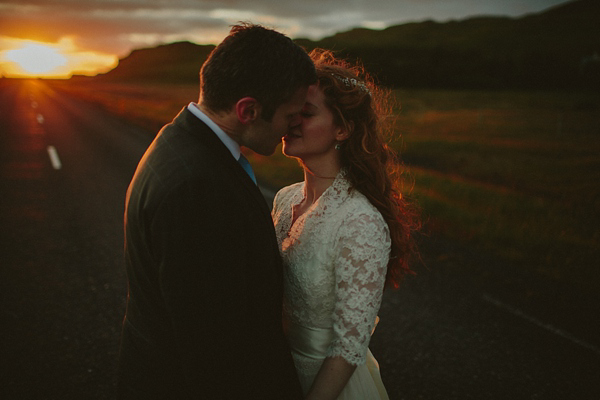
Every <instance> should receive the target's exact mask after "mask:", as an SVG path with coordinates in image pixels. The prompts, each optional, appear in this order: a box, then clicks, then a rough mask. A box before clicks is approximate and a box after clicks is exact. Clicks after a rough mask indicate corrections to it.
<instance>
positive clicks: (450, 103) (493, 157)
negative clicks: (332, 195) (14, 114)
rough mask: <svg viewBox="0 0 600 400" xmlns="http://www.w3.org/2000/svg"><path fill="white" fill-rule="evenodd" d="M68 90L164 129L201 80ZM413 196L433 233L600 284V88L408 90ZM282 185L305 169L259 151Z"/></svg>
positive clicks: (568, 280) (406, 143)
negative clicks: (570, 90) (560, 90)
mask: <svg viewBox="0 0 600 400" xmlns="http://www.w3.org/2000/svg"><path fill="white" fill-rule="evenodd" d="M54 85H55V86H56V87H57V88H59V89H61V90H68V91H70V92H72V93H73V94H75V95H77V96H80V97H83V98H85V99H87V100H91V101H94V102H97V103H100V104H102V105H103V106H104V107H105V108H107V109H108V110H110V111H111V112H114V113H116V114H119V115H122V116H123V117H125V118H128V119H131V120H133V121H135V122H136V123H138V124H140V125H143V126H145V127H147V128H149V129H150V130H151V132H156V130H157V129H159V128H160V127H161V126H162V125H163V124H165V123H167V122H169V121H170V120H171V119H172V118H173V116H174V115H175V114H176V113H177V112H178V111H179V110H180V109H181V108H182V107H183V106H185V105H187V104H188V102H190V101H195V100H196V99H197V96H198V89H197V87H196V86H195V85H187V86H161V85H147V86H142V85H124V84H102V85H100V84H96V83H85V84H84V83H82V84H77V85H73V84H72V82H68V81H67V82H56V83H54ZM395 95H396V96H397V98H398V101H399V105H400V107H399V108H398V109H397V110H396V111H397V113H398V117H399V118H398V122H397V132H398V137H397V138H396V140H395V141H394V143H393V145H394V147H395V148H397V149H398V150H399V151H400V153H401V155H402V159H403V160H404V163H405V165H406V173H405V176H406V177H407V184H406V186H405V187H406V188H407V190H406V192H407V193H406V194H407V195H409V196H412V197H413V198H415V199H416V201H417V202H418V203H419V205H420V207H421V208H422V210H423V219H424V221H425V228H424V230H425V233H426V235H431V236H437V237H444V238H448V239H450V240H453V241H456V242H459V243H461V244H462V245H464V246H472V247H475V248H478V249H481V250H482V251H485V252H487V253H489V254H491V255H493V256H494V257H498V258H499V259H502V260H506V262H509V263H512V264H514V265H518V266H519V268H524V269H526V270H527V272H528V273H530V274H533V276H540V277H542V276H543V277H544V278H545V279H550V280H552V281H556V282H559V283H560V284H562V285H566V286H570V287H572V288H573V289H575V290H582V291H584V292H586V293H593V292H598V285H599V283H600V279H599V277H600V270H599V269H598V267H597V264H598V259H599V257H600V251H599V248H600V227H599V225H600V184H599V183H600V95H596V94H591V93H554V92H501V91H500V92H479V91H433V90H411V91H404V90H398V91H396V92H395ZM250 157H251V158H252V160H251V161H252V163H253V166H254V168H255V171H256V173H257V176H258V177H259V179H260V180H261V181H262V182H265V183H266V184H267V185H269V186H272V187H273V188H275V189H277V188H279V187H282V186H284V185H287V184H289V183H292V182H296V181H298V180H301V179H302V173H301V171H300V168H299V167H298V164H297V162H296V161H295V160H290V159H287V158H285V157H284V156H282V155H281V154H280V152H279V151H278V152H276V154H275V155H274V156H273V157H261V156H258V155H255V154H251V155H250Z"/></svg>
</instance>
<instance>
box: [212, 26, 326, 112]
mask: <svg viewBox="0 0 600 400" xmlns="http://www.w3.org/2000/svg"><path fill="white" fill-rule="evenodd" d="M316 82H317V75H316V72H315V67H314V65H313V62H312V60H311V59H310V57H309V56H308V54H307V53H306V51H305V50H304V49H302V48H301V47H300V46H298V45H297V44H296V43H294V42H293V41H292V40H291V39H290V38H288V37H287V36H285V35H283V34H282V33H279V32H277V31H274V30H272V29H268V28H265V27H262V26H260V25H254V24H248V23H243V24H240V25H235V26H233V27H232V29H231V31H230V33H229V35H228V36H227V37H226V38H225V39H224V40H223V41H222V42H221V44H219V45H218V46H217V47H216V48H215V49H214V50H213V51H212V53H211V54H210V55H209V56H208V59H207V60H206V61H205V62H204V64H203V65H202V69H201V70H200V93H201V100H202V104H203V105H204V106H206V107H208V108H209V109H210V110H213V111H225V110H229V109H231V107H232V106H233V105H234V104H235V103H236V102H237V101H238V100H239V99H241V98H243V97H247V96H248V97H253V98H254V99H256V100H257V101H258V102H259V103H260V104H261V106H262V113H261V116H262V118H263V119H265V120H266V121H270V120H271V119H272V118H273V114H274V113H275V110H276V109H277V107H279V106H280V105H281V104H283V103H285V102H286V101H288V100H289V99H290V98H291V97H292V96H293V94H294V93H296V91H297V90H298V89H299V88H301V87H306V86H309V85H311V84H313V83H316Z"/></svg>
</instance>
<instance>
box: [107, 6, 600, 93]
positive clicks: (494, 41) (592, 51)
mask: <svg viewBox="0 0 600 400" xmlns="http://www.w3.org/2000/svg"><path fill="white" fill-rule="evenodd" d="M599 26H600V2H598V1H597V0H578V1H571V2H567V3H565V4H563V5H559V6H556V7H553V8H551V9H549V10H547V11H545V12H542V13H539V14H530V15H526V16H524V17H521V18H507V17H489V16H481V17H474V18H469V19H465V20H460V21H449V22H444V23H441V22H435V21H424V22H415V23H407V24H402V25H397V26H392V27H389V28H387V29H384V30H369V29H364V28H358V29H353V30H350V31H347V32H341V33H338V34H336V35H334V36H332V37H328V38H324V39H322V40H319V41H311V40H307V39H298V40H296V41H297V42H298V43H299V44H301V45H302V46H304V47H305V48H306V49H307V50H310V49H312V48H315V47H323V48H328V49H332V50H334V51H336V52H337V53H338V54H339V55H341V56H343V57H348V58H351V59H359V60H362V62H363V64H364V65H365V67H366V68H367V69H368V70H369V71H370V72H372V73H373V74H374V75H375V76H377V77H378V78H379V80H380V81H381V83H383V84H386V85H389V86H398V87H438V88H536V89H540V88H552V89H560V88H573V87H582V86H583V87H595V88H600V60H599V57H598V54H599V53H600V29H599V28H598V27H599ZM213 48H214V47H213V46H198V45H194V44H191V43H174V44H170V45H164V46H159V47H157V48H154V49H143V50H136V51H134V52H132V53H131V55H130V56H128V57H126V58H124V59H123V60H121V62H120V64H119V66H118V67H117V68H116V69H115V70H113V71H111V72H109V73H108V74H106V76H105V77H106V78H110V79H120V80H123V79H127V80H163V81H169V82H184V81H190V82H197V81H198V71H199V69H200V66H201V64H202V62H203V61H204V59H205V58H206V56H207V55H208V54H209V52H210V51H211V50H212V49H213Z"/></svg>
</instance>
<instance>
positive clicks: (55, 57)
mask: <svg viewBox="0 0 600 400" xmlns="http://www.w3.org/2000/svg"><path fill="white" fill-rule="evenodd" d="M4 57H5V58H6V59H7V60H8V61H13V62H15V63H16V64H17V65H18V66H19V67H20V68H21V69H22V70H23V72H25V73H27V74H31V75H38V74H48V73H51V72H52V71H54V70H55V69H57V68H58V67H62V66H65V65H66V64H67V58H66V57H65V56H64V55H62V54H60V53H59V52H58V50H57V49H55V48H52V47H50V46H46V45H43V44H34V43H31V44H26V45H25V46H23V47H21V48H20V49H15V50H8V51H7V52H6V54H5V56H4Z"/></svg>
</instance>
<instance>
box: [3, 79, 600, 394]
mask: <svg viewBox="0 0 600 400" xmlns="http://www.w3.org/2000/svg"><path fill="white" fill-rule="evenodd" d="M151 134H152V133H151V132H144V131H143V130H141V129H139V128H137V127H135V126H131V125H128V124H127V123H126V122H125V121H122V120H120V119H118V118H115V117H113V116H110V115H108V114H106V113H105V112H104V111H102V110H100V109H97V108H96V107H94V106H92V105H90V104H86V103H82V102H81V101H78V100H76V99H73V98H69V97H68V96H65V95H64V94H62V93H59V92H56V91H54V90H52V89H51V88H50V87H48V86H47V85H46V84H45V83H43V82H40V81H7V80H4V81H2V80H0V207H1V208H0V222H1V225H0V227H1V229H0V243H1V252H0V296H1V297H0V298H1V299H2V303H1V307H0V315H1V322H2V333H3V335H2V337H1V339H0V349H1V353H0V359H1V360H2V366H3V368H2V369H3V372H2V375H1V376H0V398H1V399H7V400H8V399H11V400H12V399H15V400H16V399H19V400H21V399H61V400H66V399H112V398H114V371H115V367H116V358H117V351H118V340H119V331H120V325H121V320H122V317H123V313H124V306H125V295H126V280H125V275H124V269H123V260H122V242H123V234H122V215H123V208H124V206H123V204H124V197H125V191H126V188H127V185H128V183H129V180H130V179H131V176H132V174H133V172H134V170H135V166H136V164H137V161H138V160H139V158H140V157H141V155H142V154H143V152H144V150H145V148H146V147H147V146H148V144H149V142H150V140H151V136H152V135H151ZM423 257H424V259H425V261H426V263H427V265H428V268H429V269H425V268H420V269H419V274H418V275H417V276H416V277H413V278H411V279H409V280H408V281H407V282H406V283H405V285H404V286H403V287H402V288H401V289H400V290H398V291H396V292H388V293H386V295H385V299H384V303H383V305H382V309H381V312H380V317H381V322H380V324H379V326H378V328H377V330H376V332H375V334H374V336H373V339H372V344H371V349H372V351H373V354H374V355H375V357H376V358H377V359H378V360H379V362H380V366H381V370H382V376H383V380H384V383H385V384H386V386H387V388H388V391H389V393H390V398H391V399H392V400H395V399H600V339H599V338H598V337H597V336H596V333H597V332H598V331H597V330H595V329H592V330H591V331H590V330H586V329H585V325H586V323H585V322H586V321H590V323H591V322H592V321H597V318H598V317H597V316H596V315H589V313H588V309H570V308H565V307H566V306H565V307H563V308H560V307H559V306H557V305H556V304H555V303H547V306H544V304H546V303H544V301H542V300H543V299H544V298H543V296H542V295H540V296H539V297H540V299H541V300H539V301H538V302H537V304H538V306H537V307H525V308H523V306H526V305H527V304H526V303H521V300H520V299H521V298H522V296H521V295H519V293H516V292H521V291H522V290H521V289H520V288H519V287H515V293H514V295H510V290H506V289H504V290H496V289H495V288H498V287H501V285H490V281H492V280H494V279H496V278H497V277H496V276H492V277H490V275H489V274H484V273H481V272H479V271H483V270H484V269H481V268H472V267H470V268H465V267H464V266H465V265H480V264H487V263H489V262H490V260H488V259H487V258H485V257H481V258H478V257H479V256H477V255H468V256H465V253H464V251H462V250H461V249H458V248H457V247H456V246H454V245H453V244H450V243H443V242H440V241H433V240H429V241H427V243H425V244H424V247H423ZM490 265H491V264H490ZM492 267H493V266H491V267H490V268H492ZM511 273H512V272H511ZM523 279H525V278H523ZM512 281H515V280H514V279H513V280H512ZM524 285H525V286H526V284H524ZM534 286H535V285H534ZM530 297H531V296H530ZM548 298H549V299H550V298H551V297H548ZM592 309H596V308H592ZM555 310H558V311H560V314H561V315H566V314H569V313H570V312H571V311H570V310H572V314H573V315H571V320H572V321H579V322H578V323H576V322H573V323H571V324H570V323H569V318H568V317H565V318H555V317H554V316H555V314H557V312H558V311H557V312H554V311H555ZM582 321H583V322H582Z"/></svg>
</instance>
